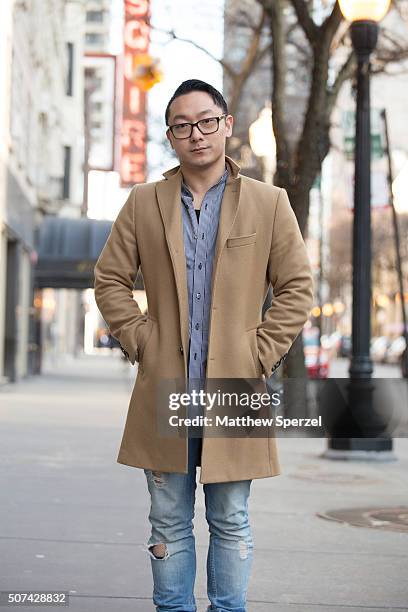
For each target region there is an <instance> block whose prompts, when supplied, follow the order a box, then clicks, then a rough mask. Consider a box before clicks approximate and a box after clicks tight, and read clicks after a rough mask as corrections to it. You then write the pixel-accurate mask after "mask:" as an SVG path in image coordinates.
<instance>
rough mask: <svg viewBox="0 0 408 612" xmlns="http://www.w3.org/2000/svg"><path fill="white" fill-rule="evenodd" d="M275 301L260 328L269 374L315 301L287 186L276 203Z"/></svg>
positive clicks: (262, 354) (261, 354)
mask: <svg viewBox="0 0 408 612" xmlns="http://www.w3.org/2000/svg"><path fill="white" fill-rule="evenodd" d="M268 278H269V281H270V283H271V284H272V287H273V298H272V305H271V306H270V308H268V310H267V311H266V312H265V316H264V320H263V321H262V323H261V324H260V325H258V328H257V332H256V333H257V339H258V351H259V360H260V361H261V364H262V367H263V369H264V373H265V376H266V377H267V378H269V377H270V376H271V374H272V373H273V372H274V370H275V369H276V368H277V367H278V366H279V365H280V364H281V362H282V361H283V359H285V357H286V356H287V354H288V351H289V349H290V347H291V346H292V344H293V342H294V340H295V339H296V337H297V336H298V335H299V333H300V332H301V331H302V328H303V325H304V323H305V322H306V320H307V318H308V316H309V313H310V310H311V308H312V305H313V276H312V270H311V266H310V262H309V258H308V254H307V250H306V245H305V243H304V240H303V237H302V234H301V232H300V229H299V225H298V222H297V219H296V215H295V213H294V211H293V209H292V207H291V205H290V202H289V198H288V195H287V192H286V190H285V189H281V190H280V192H279V195H278V200H277V203H276V210H275V219H274V224H273V231H272V242H271V250H270V255H269V261H268Z"/></svg>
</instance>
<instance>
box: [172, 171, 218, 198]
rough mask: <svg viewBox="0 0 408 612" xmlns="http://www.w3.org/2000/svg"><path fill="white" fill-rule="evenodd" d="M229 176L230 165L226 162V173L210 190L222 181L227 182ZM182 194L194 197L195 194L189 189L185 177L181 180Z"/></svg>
mask: <svg viewBox="0 0 408 612" xmlns="http://www.w3.org/2000/svg"><path fill="white" fill-rule="evenodd" d="M227 178H228V166H227V164H225V171H224V174H223V175H222V177H221V178H220V180H219V181H218V182H217V183H215V185H212V186H211V187H210V188H209V189H208V191H210V189H214V187H217V186H218V185H220V184H221V183H225V182H226V181H227ZM181 194H182V195H183V196H188V197H189V198H191V199H192V198H193V194H192V193H191V191H190V190H189V188H188V187H187V185H186V183H185V182H184V179H183V180H182V182H181Z"/></svg>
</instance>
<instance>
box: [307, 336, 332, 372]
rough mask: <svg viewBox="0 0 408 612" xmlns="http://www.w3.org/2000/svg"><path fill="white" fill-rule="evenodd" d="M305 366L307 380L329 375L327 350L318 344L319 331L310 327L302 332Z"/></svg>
mask: <svg viewBox="0 0 408 612" xmlns="http://www.w3.org/2000/svg"><path fill="white" fill-rule="evenodd" d="M303 348H304V353H305V366H306V370H307V374H308V377H309V378H327V377H328V375H329V362H330V359H329V349H327V348H323V347H321V346H320V344H319V329H318V328H317V327H310V328H308V329H304V330H303Z"/></svg>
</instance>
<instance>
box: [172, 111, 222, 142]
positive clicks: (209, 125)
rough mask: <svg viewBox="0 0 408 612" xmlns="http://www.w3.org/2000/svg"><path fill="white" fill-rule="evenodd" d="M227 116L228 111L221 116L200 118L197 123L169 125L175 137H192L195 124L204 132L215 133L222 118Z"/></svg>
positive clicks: (180, 138) (179, 138)
mask: <svg viewBox="0 0 408 612" xmlns="http://www.w3.org/2000/svg"><path fill="white" fill-rule="evenodd" d="M226 116H227V115H226V113H224V114H223V115H220V116H219V117H207V118H206V119H200V121H196V122H195V123H176V124H174V125H169V130H170V132H171V133H172V134H173V136H174V138H177V139H178V140H182V139H183V138H190V136H191V134H192V133H193V128H194V126H195V125H196V126H197V128H198V129H199V130H200V132H201V133H202V134H213V133H214V132H217V131H218V128H219V127H220V121H221V119H222V118H223V117H226Z"/></svg>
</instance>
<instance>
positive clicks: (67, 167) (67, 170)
mask: <svg viewBox="0 0 408 612" xmlns="http://www.w3.org/2000/svg"><path fill="white" fill-rule="evenodd" d="M70 183H71V147H64V183H63V187H62V197H63V199H64V200H68V199H69V196H70Z"/></svg>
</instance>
